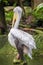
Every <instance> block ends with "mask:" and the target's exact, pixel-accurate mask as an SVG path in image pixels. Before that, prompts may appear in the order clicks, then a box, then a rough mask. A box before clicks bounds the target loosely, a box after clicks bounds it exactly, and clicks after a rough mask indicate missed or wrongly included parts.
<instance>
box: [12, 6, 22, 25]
mask: <svg viewBox="0 0 43 65" xmlns="http://www.w3.org/2000/svg"><path fill="white" fill-rule="evenodd" d="M13 11H14V16H13V23H12V25H14V23H15V22H16V20H18V19H21V16H22V11H23V10H22V8H21V7H19V6H17V7H15V8H14V10H13Z"/></svg>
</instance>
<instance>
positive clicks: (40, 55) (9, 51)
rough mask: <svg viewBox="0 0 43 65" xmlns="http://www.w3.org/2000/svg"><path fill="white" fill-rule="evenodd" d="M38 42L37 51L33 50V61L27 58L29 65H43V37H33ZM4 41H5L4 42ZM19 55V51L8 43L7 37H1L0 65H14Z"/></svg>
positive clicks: (39, 35)
mask: <svg viewBox="0 0 43 65" xmlns="http://www.w3.org/2000/svg"><path fill="white" fill-rule="evenodd" d="M33 36H34V38H35V40H36V45H37V49H36V50H33V52H34V53H33V60H31V59H29V58H28V56H25V58H26V60H27V63H28V65H31V64H32V65H36V64H37V65H38V64H39V65H40V64H41V65H43V35H42V34H35V35H33ZM2 40H3V41H2ZM16 54H17V50H16V49H15V48H13V47H12V46H11V45H10V44H9V43H8V41H7V36H6V35H0V65H13V59H14V58H15V56H16Z"/></svg>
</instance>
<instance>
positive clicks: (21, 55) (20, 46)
mask: <svg viewBox="0 0 43 65" xmlns="http://www.w3.org/2000/svg"><path fill="white" fill-rule="evenodd" d="M15 44H16V48H17V50H18V55H17V56H18V57H17V58H18V59H21V60H23V59H24V56H23V46H22V44H20V43H19V40H16V43H15Z"/></svg>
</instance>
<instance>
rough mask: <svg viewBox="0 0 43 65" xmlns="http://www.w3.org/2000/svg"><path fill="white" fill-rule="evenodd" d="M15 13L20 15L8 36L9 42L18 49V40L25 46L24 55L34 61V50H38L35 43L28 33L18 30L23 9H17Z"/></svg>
mask: <svg viewBox="0 0 43 65" xmlns="http://www.w3.org/2000/svg"><path fill="white" fill-rule="evenodd" d="M14 12H15V13H17V14H18V18H17V19H16V23H15V25H14V26H13V27H12V28H11V30H10V32H9V34H8V41H9V43H10V44H11V45H12V46H13V47H16V45H15V44H16V40H17V39H18V40H19V43H20V44H24V50H23V51H24V53H27V54H28V56H29V57H30V58H31V59H32V49H36V44H35V41H34V39H33V37H32V35H30V34H29V33H26V32H24V31H22V30H20V29H18V25H19V22H20V19H21V15H22V8H21V7H16V8H15V9H14Z"/></svg>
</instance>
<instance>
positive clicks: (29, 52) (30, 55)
mask: <svg viewBox="0 0 43 65" xmlns="http://www.w3.org/2000/svg"><path fill="white" fill-rule="evenodd" d="M28 56H29V57H30V58H31V59H32V49H29V50H28Z"/></svg>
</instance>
